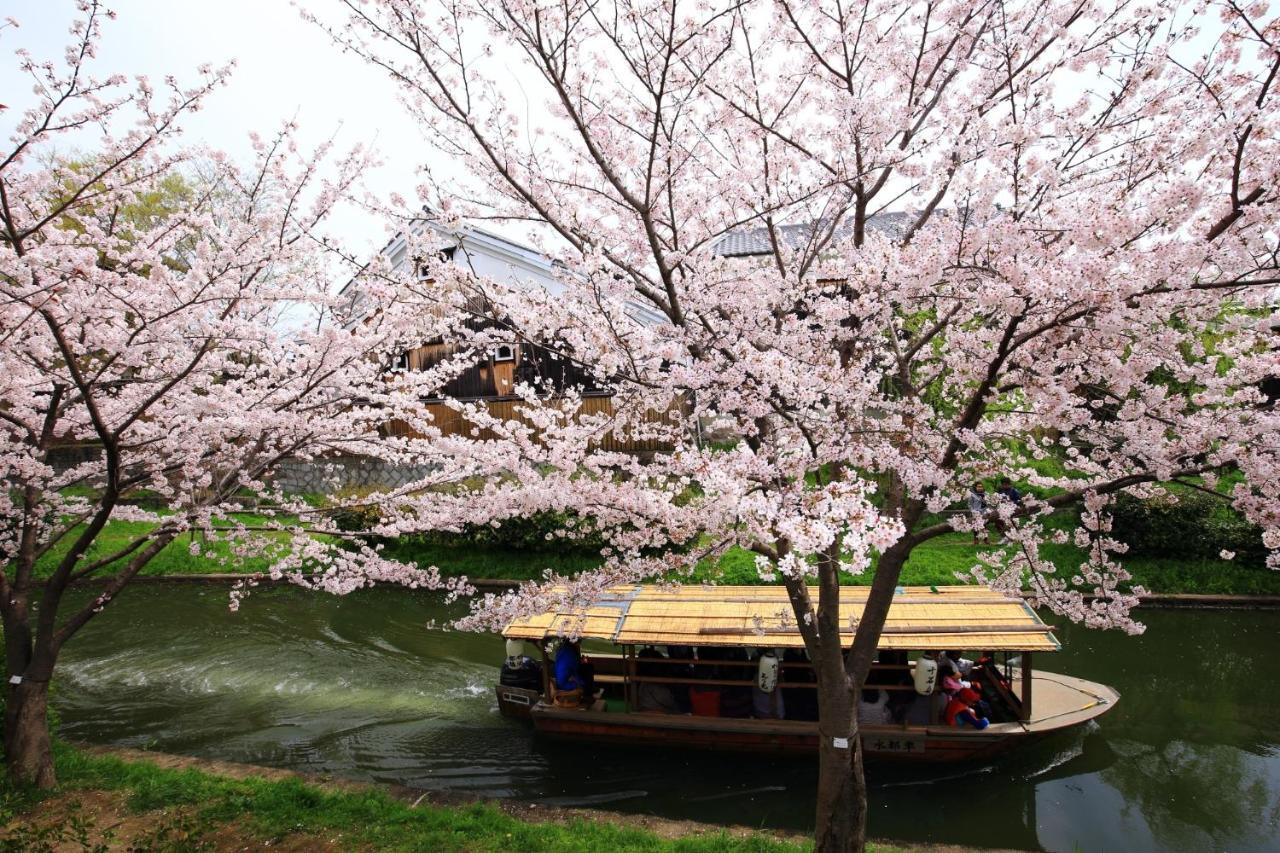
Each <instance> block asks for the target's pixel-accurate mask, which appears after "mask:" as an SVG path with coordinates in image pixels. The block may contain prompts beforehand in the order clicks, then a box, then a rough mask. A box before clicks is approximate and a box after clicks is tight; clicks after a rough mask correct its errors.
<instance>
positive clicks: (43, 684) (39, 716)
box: [4, 680, 57, 788]
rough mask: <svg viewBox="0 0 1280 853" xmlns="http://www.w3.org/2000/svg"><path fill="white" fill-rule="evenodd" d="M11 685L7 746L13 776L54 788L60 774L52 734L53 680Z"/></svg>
mask: <svg viewBox="0 0 1280 853" xmlns="http://www.w3.org/2000/svg"><path fill="white" fill-rule="evenodd" d="M8 687H9V689H8V695H7V696H6V697H5V709H4V749H5V763H6V764H7V765H8V768H9V778H10V779H12V780H13V781H15V782H18V783H20V784H24V785H34V786H35V787H37V788H52V787H53V786H54V785H55V784H57V778H56V777H55V776H54V772H53V747H52V743H51V741H50V737H49V716H48V710H49V683H48V682H47V681H26V680H24V681H23V682H22V683H21V684H10V685H8Z"/></svg>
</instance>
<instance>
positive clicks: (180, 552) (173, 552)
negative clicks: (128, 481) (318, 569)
mask: <svg viewBox="0 0 1280 853" xmlns="http://www.w3.org/2000/svg"><path fill="white" fill-rule="evenodd" d="M232 517H233V518H235V519H237V520H239V521H242V522H244V524H245V525H247V526H254V525H259V524H262V523H264V521H265V519H263V518H261V517H259V516H256V515H253V514H252V513H237V514H235V515H233V516H232ZM272 521H274V522H278V523H283V524H289V523H292V522H293V521H294V519H291V518H287V517H277V518H275V519H272ZM155 526H156V525H155V524H153V523H151V522H148V521H118V520H117V521H109V522H107V525H106V527H104V528H103V529H102V532H101V533H99V534H98V536H97V538H96V539H95V540H94V541H93V544H92V545H90V546H89V550H88V552H87V553H86V554H85V556H84V557H83V558H82V565H83V564H84V563H89V562H92V561H93V560H95V559H99V558H101V557H105V556H108V555H110V554H114V553H115V552H116V551H119V550H120V549H122V548H124V547H126V546H128V545H129V544H130V543H131V542H132V541H133V540H134V539H136V538H137V537H138V536H141V535H143V534H145V533H147V532H148V531H150V530H152V529H154V528H155ZM77 530H78V528H77ZM77 530H73V531H72V532H71V534H70V535H67V536H64V537H63V538H62V540H61V541H60V542H58V544H57V545H56V546H54V547H53V548H52V549H50V550H49V552H48V553H47V554H45V555H44V556H43V557H41V558H40V560H39V561H38V562H37V563H36V575H37V577H47V576H48V575H49V573H51V572H52V571H53V569H54V567H55V566H56V565H57V564H58V561H59V560H61V559H62V557H63V556H64V555H65V554H66V553H67V550H68V549H70V547H71V544H72V542H74V541H75V536H76V535H77ZM254 535H256V536H265V537H267V538H269V539H275V540H284V539H287V538H288V534H285V533H274V532H270V533H257V534H254ZM195 540H196V541H197V542H198V543H199V544H200V548H201V555H200V556H198V557H193V556H192V555H191V551H190V546H191V541H192V536H191V535H190V534H183V535H181V536H179V537H178V538H177V539H175V540H174V541H172V542H170V543H169V544H168V545H167V546H166V547H165V548H164V550H162V551H161V552H160V553H159V554H156V555H155V556H154V557H153V558H152V559H151V561H150V562H149V563H147V565H146V567H145V568H144V569H143V570H142V574H143V575H175V574H217V573H219V572H236V571H239V572H265V571H266V570H267V569H268V568H270V565H271V561H270V559H269V558H268V557H266V556H265V555H262V554H258V555H255V556H250V557H246V558H244V559H242V560H240V561H239V565H235V563H234V562H231V563H229V562H228V559H229V558H230V557H231V549H230V547H229V546H228V545H227V544H226V543H225V542H222V541H218V540H214V539H205V538H204V537H202V536H201V535H200V534H196V535H195ZM120 565H123V564H122V563H118V564H116V565H115V566H113V567H109V568H108V569H106V570H105V571H106V572H107V573H108V574H109V573H110V572H111V571H112V570H114V569H117V568H119V566H120Z"/></svg>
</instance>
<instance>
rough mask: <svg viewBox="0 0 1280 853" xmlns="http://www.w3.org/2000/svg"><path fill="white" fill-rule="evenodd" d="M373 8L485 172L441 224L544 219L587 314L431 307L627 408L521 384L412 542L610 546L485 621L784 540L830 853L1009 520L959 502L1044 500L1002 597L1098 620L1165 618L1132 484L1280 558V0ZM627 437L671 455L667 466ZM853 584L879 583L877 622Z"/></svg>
mask: <svg viewBox="0 0 1280 853" xmlns="http://www.w3.org/2000/svg"><path fill="white" fill-rule="evenodd" d="M341 5H342V6H343V7H344V11H343V15H344V16H345V17H344V19H343V20H341V21H325V20H324V19H323V18H324V16H323V15H319V16H318V18H319V19H320V20H319V23H321V25H323V26H326V27H327V28H328V29H329V31H330V33H331V34H332V36H333V38H334V39H335V40H336V41H337V42H338V43H339V44H341V45H342V46H343V47H344V48H346V49H349V50H354V51H356V52H358V53H360V54H361V55H363V56H365V57H366V58H367V59H368V60H369V61H370V62H371V63H374V64H375V65H377V66H379V67H381V68H383V69H385V71H386V72H387V73H388V75H389V77H390V78H391V79H392V80H393V81H394V83H395V84H396V85H397V86H399V88H400V90H401V92H402V94H403V96H404V101H405V103H406V105H407V109H408V110H410V111H411V112H412V113H413V114H414V115H416V116H417V117H418V118H419V119H420V121H421V125H422V128H423V132H424V135H425V136H426V137H427V138H428V139H429V140H431V141H432V142H433V143H434V144H435V145H436V146H437V147H438V148H439V149H440V150H441V151H442V152H443V153H445V154H446V155H448V156H450V157H452V158H454V161H455V162H456V163H458V164H459V170H458V172H456V173H453V174H449V175H447V176H442V175H440V174H439V173H429V174H428V176H427V180H426V181H425V182H424V184H423V186H422V187H421V192H422V194H423V195H424V197H426V198H428V199H431V200H432V203H433V204H434V206H436V207H437V208H440V209H443V210H445V211H446V212H447V213H449V214H453V215H463V214H466V215H468V216H485V217H490V218H497V219H503V218H506V219H508V220H510V221H511V222H534V223H538V224H539V225H540V226H541V229H542V230H541V231H540V232H538V233H540V234H543V235H544V237H543V240H544V242H543V245H544V246H545V249H546V251H547V252H548V253H549V254H551V255H553V256H554V257H555V259H556V260H557V261H558V262H559V266H558V268H559V269H560V270H561V280H562V281H561V283H562V285H563V290H562V292H559V293H557V294H555V295H551V294H546V293H538V292H530V291H525V290H521V289H519V288H513V287H509V286H504V285H502V284H501V283H498V282H493V281H485V280H483V279H481V278H476V277H472V276H468V277H460V276H454V275H452V274H451V273H450V271H449V270H447V269H444V268H441V269H439V270H438V271H437V273H436V280H437V285H438V286H439V287H441V288H444V287H446V286H448V287H454V288H459V289H469V290H470V291H471V292H472V293H473V294H474V296H475V297H476V298H477V300H478V301H477V304H485V305H489V306H492V310H491V312H490V313H491V316H490V321H491V323H492V328H493V329H495V330H496V331H495V332H494V334H501V335H505V336H506V337H507V338H508V339H511V340H520V341H525V342H527V343H528V344H529V345H537V346H544V347H548V348H551V349H553V350H554V351H556V352H557V353H558V355H559V356H561V357H564V358H572V359H575V360H578V361H579V362H581V363H582V364H583V365H584V366H586V368H587V369H590V370H592V371H594V374H593V375H594V377H595V378H596V380H597V381H599V382H601V383H606V384H607V385H608V387H610V388H611V389H612V390H613V393H614V396H613V403H614V405H613V411H612V413H610V414H607V415H591V416H587V415H584V414H583V413H582V412H581V411H579V407H578V405H577V399H576V397H575V395H574V393H573V390H572V389H569V390H568V392H567V393H564V394H559V395H557V394H550V395H548V394H546V393H542V394H539V393H538V390H539V389H537V388H533V387H524V388H522V389H520V391H521V393H522V394H524V396H525V398H526V399H525V405H524V409H523V414H522V417H521V420H520V421H519V422H516V421H502V420H500V419H497V418H494V417H492V416H490V415H488V414H487V413H486V412H485V411H484V410H483V409H482V408H479V407H474V406H469V405H468V404H464V403H461V402H458V403H456V404H455V405H456V406H457V407H458V408H459V409H462V410H464V411H465V412H466V413H467V416H468V418H469V419H470V420H472V421H473V422H474V423H475V424H477V426H478V427H479V426H483V427H484V428H485V429H486V430H487V432H483V433H479V432H478V433H477V434H476V436H475V437H474V439H473V441H474V443H475V444H476V445H477V446H479V445H487V446H488V451H487V452H489V453H490V454H491V455H492V457H493V459H494V460H495V461H494V463H493V465H492V467H491V469H490V471H489V476H488V477H487V478H485V481H484V484H483V485H482V486H476V487H474V488H471V489H466V490H459V491H456V492H453V493H451V494H449V495H448V496H445V497H442V498H433V499H432V500H431V501H422V502H420V503H418V504H417V505H414V506H412V507H405V511H404V513H403V515H402V516H401V518H400V520H399V521H398V522H397V524H399V525H400V526H401V527H403V526H411V525H413V524H418V525H420V526H424V527H442V528H448V527H449V526H451V525H456V524H458V523H459V520H460V519H463V518H467V519H470V520H471V521H472V522H479V523H483V522H486V521H487V522H491V523H501V522H502V520H503V519H506V518H510V517H513V516H518V515H523V514H528V513H530V512H535V511H540V510H545V509H555V510H562V511H563V510H568V511H571V512H570V517H572V518H575V519H589V520H590V523H591V524H592V525H593V526H594V528H595V529H596V530H597V531H600V532H602V533H603V534H604V535H605V536H606V537H607V538H608V541H609V543H610V545H609V548H607V549H606V552H605V556H606V560H605V562H604V565H603V566H602V567H601V568H600V569H599V570H598V571H595V572H590V573H587V574H585V575H583V576H581V577H577V578H572V579H570V578H562V577H547V578H546V579H545V581H544V582H542V583H535V584H526V585H524V586H523V587H521V588H520V589H519V590H517V591H515V592H513V593H511V594H509V595H502V596H486V597H484V598H483V599H481V600H479V601H478V602H477V603H476V604H475V606H474V608H473V610H472V612H471V615H470V616H468V617H467V618H466V619H464V620H463V622H462V624H463V626H464V627H470V628H476V629H498V628H501V627H502V626H503V624H504V623H505V622H506V621H507V620H509V619H511V618H514V617H517V616H520V615H524V614H528V613H530V612H532V611H536V610H541V609H544V608H547V607H551V606H555V607H560V608H565V607H570V608H572V607H584V606H586V605H587V604H588V603H589V602H590V601H591V600H592V599H593V598H594V597H595V596H597V595H598V594H599V593H600V592H601V591H602V590H603V589H604V588H606V587H608V586H610V585H612V584H618V583H630V582H635V581H639V580H643V579H652V578H665V579H670V578H673V577H674V578H677V579H678V578H679V577H680V573H681V571H684V570H688V569H690V568H691V567H692V566H693V565H694V564H695V563H696V562H697V561H698V560H701V559H703V558H706V557H714V556H715V555H717V554H720V553H722V552H723V551H724V550H726V549H727V548H729V547H731V546H740V547H744V548H748V549H750V550H751V551H753V552H754V553H755V554H756V555H757V562H758V565H759V568H760V572H761V575H762V577H765V578H767V579H776V581H777V582H780V583H781V584H783V585H785V587H786V589H787V591H788V593H789V597H790V601H791V604H792V611H791V612H790V613H789V614H787V615H786V618H789V619H791V620H794V623H795V624H797V625H798V626H799V630H800V631H801V633H802V634H803V637H804V640H805V644H806V647H807V649H808V653H809V655H810V657H811V659H812V660H813V662H814V665H815V670H816V674H817V681H818V691H819V697H820V698H819V702H820V707H821V721H820V723H819V729H820V733H821V746H820V749H819V775H820V781H819V787H818V802H817V840H818V849H820V850H845V849H862V847H863V846H864V843H865V808H866V807H865V802H866V794H865V786H864V783H863V774H862V754H861V749H860V746H859V740H858V738H857V717H856V696H857V693H858V690H859V688H860V686H861V685H862V684H863V681H864V679H865V678H866V676H867V673H868V670H869V667H870V665H871V663H872V661H873V657H874V654H875V650H876V646H877V643H878V640H879V636H880V632H881V629H882V627H883V625H884V621H885V617H886V614H887V611H888V607H889V604H890V601H891V598H892V595H893V591H894V588H895V586H896V585H897V584H898V580H899V576H900V573H901V571H902V568H903V565H904V563H905V562H906V560H907V558H908V557H909V555H910V554H911V552H912V549H914V548H915V547H916V546H918V545H920V544H921V543H923V542H926V541H928V540H929V539H931V538H933V537H936V536H939V535H942V534H944V533H946V532H949V531H952V530H968V529H973V527H975V526H976V525H979V524H985V523H986V520H985V519H984V520H982V521H981V522H978V521H975V520H973V519H970V518H969V517H967V516H965V515H964V514H958V515H951V516H948V515H945V514H944V512H945V511H946V510H947V508H948V507H951V506H954V505H956V504H957V503H961V502H962V501H963V499H964V497H965V495H966V494H967V492H968V490H969V488H970V486H971V484H972V483H973V482H974V481H975V480H978V479H982V478H989V477H995V476H1008V477H1010V478H1013V479H1014V480H1017V481H1023V482H1026V483H1029V484H1031V485H1033V486H1034V487H1036V493H1037V494H1039V495H1041V497H1037V496H1035V495H1031V496H1028V497H1027V499H1026V500H1025V501H1024V502H1023V503H1022V504H1021V505H1020V506H1013V505H1011V504H1009V503H1007V502H999V503H996V504H995V512H996V513H997V514H998V516H999V517H1000V518H999V522H1000V526H1001V527H1002V528H1003V529H1004V530H1005V537H1006V540H1007V544H1001V545H999V546H997V547H992V548H990V549H987V551H986V552H985V553H984V554H983V556H982V557H981V560H980V562H979V564H978V565H976V566H975V567H974V575H975V576H976V577H977V579H978V580H981V581H983V582H985V583H988V584H990V585H992V586H994V587H995V588H997V589H1001V590H1007V591H1009V592H1010V593H1013V592H1015V591H1018V590H1023V589H1025V590H1029V591H1030V592H1031V593H1032V594H1033V595H1034V600H1035V602H1036V603H1037V604H1038V605H1040V606H1043V607H1047V608H1049V609H1050V610H1052V611H1053V612H1055V613H1058V614H1062V615H1064V616H1067V617H1069V618H1071V619H1073V620H1077V621H1081V622H1085V623H1087V624H1089V625H1093V626H1096V627H1119V628H1124V629H1126V630H1129V631H1138V630H1140V629H1141V628H1140V626H1139V625H1137V624H1136V623H1135V622H1134V621H1133V620H1132V619H1131V618H1130V616H1129V609H1130V607H1132V605H1133V604H1134V602H1135V595H1136V594H1137V593H1139V592H1140V590H1138V589H1137V588H1134V587H1132V586H1131V585H1130V584H1129V583H1128V581H1129V576H1128V574H1127V573H1126V572H1125V570H1124V568H1123V564H1122V555H1123V552H1124V550H1125V547H1124V544H1123V543H1121V542H1118V541H1116V540H1115V539H1114V538H1113V537H1112V536H1110V535H1109V526H1110V521H1109V514H1108V506H1109V503H1110V501H1111V500H1112V499H1113V498H1114V497H1115V496H1116V495H1117V494H1118V493H1120V492H1128V493H1132V494H1139V495H1144V494H1150V493H1153V492H1156V491H1158V490H1160V489H1161V488H1162V487H1163V486H1164V485H1165V484H1170V483H1175V482H1179V481H1183V480H1187V479H1188V478H1200V479H1197V480H1195V482H1196V483H1197V484H1198V485H1202V486H1205V487H1207V488H1214V486H1215V484H1216V483H1217V482H1218V480H1217V479H1216V478H1218V477H1220V476H1221V475H1222V474H1224V473H1226V472H1238V474H1239V475H1240V479H1239V480H1238V481H1237V482H1236V484H1235V485H1233V486H1232V488H1231V489H1230V490H1229V494H1228V497H1229V499H1230V500H1231V502H1232V503H1233V504H1234V506H1235V507H1236V509H1238V510H1239V511H1240V512H1242V513H1244V514H1245V515H1246V516H1247V517H1248V518H1249V519H1251V520H1252V521H1254V522H1255V523H1257V524H1259V525H1260V526H1261V527H1262V528H1263V529H1264V531H1265V534H1264V539H1265V543H1266V545H1267V546H1268V547H1269V548H1270V549H1271V550H1272V553H1271V556H1270V557H1269V564H1270V566H1271V567H1272V568H1277V567H1280V562H1277V561H1278V560H1280V557H1277V555H1276V553H1275V549H1276V547H1277V546H1280V467H1277V461H1278V458H1280V442H1278V439H1277V436H1280V415H1278V414H1277V412H1276V410H1275V407H1274V405H1271V406H1268V405H1266V400H1265V398H1264V396H1263V395H1261V394H1260V393H1259V391H1258V390H1257V389H1258V383H1259V382H1260V381H1262V380H1263V379H1264V378H1266V377H1267V376H1269V375H1270V376H1274V375H1275V374H1276V371H1277V360H1276V351H1275V346H1274V340H1275V339H1274V335H1275V331H1274V329H1275V326H1276V323H1277V319H1278V318H1277V317H1276V314H1275V309H1274V304H1275V303H1274V293H1275V287H1276V284H1277V282H1278V281H1280V274H1278V272H1277V235H1276V231H1275V222H1276V221H1277V220H1276V214H1277V206H1276V205H1277V198H1280V194H1278V193H1280V189H1278V185H1277V180H1278V179H1280V175H1277V168H1278V167H1280V156H1278V154H1280V151H1277V147H1276V146H1277V142H1276V130H1277V122H1276V106H1275V105H1276V93H1275V91H1274V89H1275V87H1276V77H1277V71H1278V69H1280V41H1278V40H1280V23H1277V20H1276V18H1275V17H1274V16H1273V14H1272V13H1271V12H1269V11H1268V9H1267V8H1266V4H1263V3H1248V4H1242V3H1236V2H1230V0H1228V2H1225V3H1218V2H1204V3H1196V4H1184V3H1179V2H1160V0H1156V2H1147V3H1136V2H1124V0H1110V2H1096V3H1095V2H1090V0H1081V2H1072V3H1050V2H1034V0H1030V1H1029V2H1016V1H1014V0H1010V1H1009V2H998V0H977V2H974V1H973V0H963V2H949V0H925V1H924V2H906V3H903V2H897V0H894V2H887V0H886V1H885V2H881V0H867V2H855V3H845V2H832V0H754V2H753V1H752V0H746V2H742V0H733V2H727V3H720V2H715V0H711V2H697V3H694V2H680V0H610V2H591V3H576V2H565V0H561V2H556V0H551V2H527V0H485V2H478V0H422V2H417V0H369V2H355V0H345V2H343V3H342V4H341ZM744 247H746V248H744ZM748 249H749V250H750V251H749V253H748ZM637 303H641V304H644V305H646V306H647V307H648V308H650V309H651V310H656V311H657V312H659V313H660V314H661V315H662V317H663V318H664V322H662V323H657V324H654V323H646V322H643V321H642V320H640V319H638V317H639V315H638V313H637V312H635V311H634V310H632V309H631V306H634V305H635V304H637ZM673 401H682V403H681V406H677V407H675V408H674V409H673V411H672V414H671V415H670V416H669V417H667V418H655V417H653V413H654V412H664V411H667V410H668V409H669V408H671V407H672V403H673ZM698 427H702V428H714V429H715V430H716V431H717V432H718V433H719V434H728V435H732V436H734V437H735V441H734V442H733V446H731V447H729V448H727V449H726V448H725V447H723V446H721V445H718V444H717V445H716V446H708V445H705V444H701V443H699V442H698V441H697V439H696V436H697V434H698ZM609 431H613V432H614V433H615V434H629V435H645V436H648V437H659V438H661V439H662V440H664V441H666V442H667V443H669V445H670V446H671V447H672V450H671V452H669V453H664V454H660V455H659V457H658V458H657V459H655V460H653V461H652V462H651V463H641V462H640V461H638V460H636V459H633V458H630V457H627V456H625V455H620V454H614V453H608V452H605V451H604V450H602V449H601V443H600V441H599V439H600V438H601V437H602V436H603V435H604V434H605V433H606V432H609ZM472 453H473V455H475V456H479V455H480V454H479V452H478V451H472ZM961 505H963V504H962V503H961ZM1062 518H1069V519H1071V520H1072V521H1071V524H1072V525H1074V528H1075V529H1074V532H1068V531H1065V530H1062V529H1061V524H1062V522H1061V521H1060V519H1062ZM1069 526H1070V525H1069ZM578 529H579V528H576V527H569V528H566V530H564V531H563V535H566V536H573V535H576V531H577V530H578ZM1055 537H1056V538H1059V539H1062V538H1067V539H1070V540H1072V541H1074V542H1075V543H1076V544H1077V545H1079V546H1081V547H1082V548H1083V549H1084V550H1085V551H1086V552H1087V555H1088V556H1087V559H1085V560H1084V561H1083V563H1082V564H1081V565H1080V566H1078V567H1077V568H1076V569H1075V570H1074V571H1065V572H1059V571H1057V570H1056V569H1055V566H1054V565H1053V564H1051V563H1050V562H1048V561H1047V560H1046V559H1044V558H1043V557H1042V556H1041V553H1040V546H1041V545H1042V544H1043V543H1044V542H1045V541H1047V540H1050V539H1053V538H1055ZM673 546H678V547H673ZM655 555H657V556H655ZM841 572H851V573H854V574H858V573H864V572H873V573H874V577H873V578H872V580H871V586H870V593H869V599H868V601H867V604H866V606H865V608H864V609H863V610H861V612H855V613H848V612H841V610H840V606H839V600H838V595H837V587H838V584H839V578H840V576H841V574H840V573H841ZM811 584H813V585H816V590H815V589H814V586H813V585H811ZM815 592H816V594H815ZM846 739H850V740H851V742H852V743H853V744H854V745H855V748H854V749H853V750H852V754H850V750H849V749H844V748H841V746H842V744H844V743H845V742H846Z"/></svg>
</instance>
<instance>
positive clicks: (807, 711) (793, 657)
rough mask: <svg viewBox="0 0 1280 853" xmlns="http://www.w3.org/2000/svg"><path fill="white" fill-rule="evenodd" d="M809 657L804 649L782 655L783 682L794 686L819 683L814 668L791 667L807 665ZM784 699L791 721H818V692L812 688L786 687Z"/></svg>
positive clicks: (783, 691) (789, 650) (788, 651)
mask: <svg viewBox="0 0 1280 853" xmlns="http://www.w3.org/2000/svg"><path fill="white" fill-rule="evenodd" d="M808 660H809V655H808V653H807V652H806V651H805V650H804V649H787V650H786V651H785V652H783V653H782V680H783V681H787V682H790V683H792V684H813V683H815V682H816V681H817V676H815V675H814V672H813V667H810V666H803V667H802V666H791V665H790V664H798V663H807V662H808ZM782 698H783V700H784V701H785V702H786V706H787V719H789V720H816V719H818V691H817V690H815V689H814V688H812V687H784V688H782Z"/></svg>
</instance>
